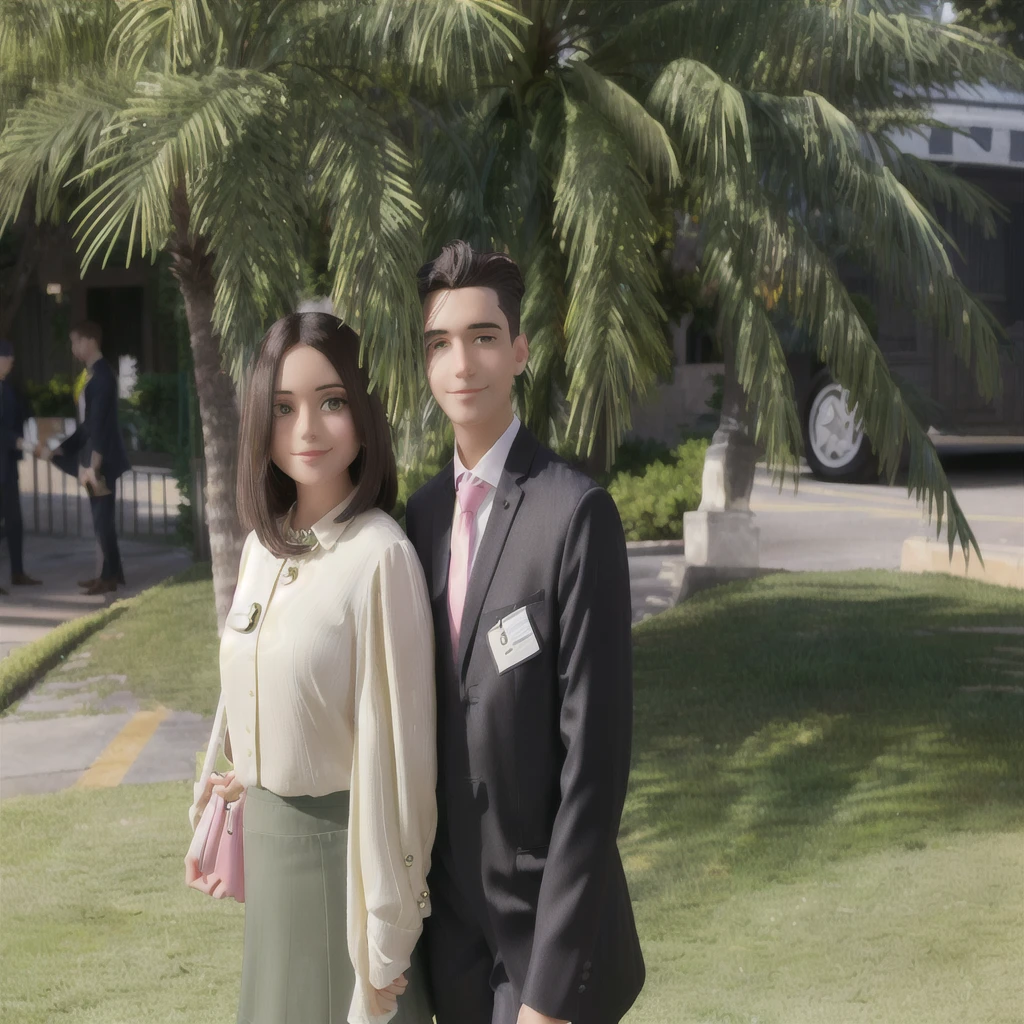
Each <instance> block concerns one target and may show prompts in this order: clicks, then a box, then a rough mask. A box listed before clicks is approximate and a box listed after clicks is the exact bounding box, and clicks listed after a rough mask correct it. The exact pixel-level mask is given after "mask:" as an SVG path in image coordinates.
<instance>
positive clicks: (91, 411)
mask: <svg viewBox="0 0 1024 1024" xmlns="http://www.w3.org/2000/svg"><path fill="white" fill-rule="evenodd" d="M102 345H103V331H102V329H101V328H100V326H99V324H96V323H93V322H92V321H91V320H83V321H82V322H81V323H79V324H76V325H75V326H74V327H73V328H72V329H71V354H72V355H73V356H74V357H75V358H76V359H77V360H78V361H79V362H81V363H84V364H85V367H86V369H87V370H88V371H89V379H88V381H87V382H86V385H85V419H84V420H83V421H82V423H81V425H80V426H79V428H78V429H77V430H76V431H75V432H74V433H73V434H72V435H71V436H70V437H69V438H67V439H66V440H64V441H62V442H61V443H60V447H58V448H57V449H55V450H54V451H53V452H52V453H47V452H45V451H44V452H43V455H44V457H49V458H51V459H52V460H53V463H54V465H56V466H58V467H59V468H60V469H62V470H63V471H64V472H65V473H68V474H70V475H71V476H74V477H77V478H78V482H79V483H80V484H81V485H82V486H83V487H84V488H85V489H86V491H88V493H89V506H90V508H91V510H92V525H93V530H94V532H95V534H96V539H97V540H98V541H99V544H100V548H101V549H102V551H103V566H102V568H101V569H100V575H99V577H98V578H97V579H92V580H82V581H80V583H79V586H81V587H84V588H85V592H86V593H87V594H90V595H91V594H108V593H112V592H113V591H115V590H117V588H118V586H119V585H121V584H123V583H124V570H123V568H122V566H121V552H120V550H119V548H118V545H117V531H116V529H115V526H114V489H115V486H116V484H117V481H118V479H119V478H120V476H121V475H122V474H123V473H124V472H125V470H127V469H129V468H130V463H129V462H128V455H127V454H126V453H125V450H124V442H123V441H122V440H121V427H120V424H119V423H118V418H117V376H116V375H115V373H114V370H113V368H112V367H111V365H110V364H109V363H108V362H107V361H106V360H105V359H104V358H103V351H102Z"/></svg>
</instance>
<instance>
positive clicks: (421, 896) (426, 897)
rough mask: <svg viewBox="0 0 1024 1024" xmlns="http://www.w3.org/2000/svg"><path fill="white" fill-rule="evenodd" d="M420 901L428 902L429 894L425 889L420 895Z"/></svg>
mask: <svg viewBox="0 0 1024 1024" xmlns="http://www.w3.org/2000/svg"><path fill="white" fill-rule="evenodd" d="M420 899H421V900H429V899H430V893H429V892H427V890H426V889H424V890H423V892H421V893H420Z"/></svg>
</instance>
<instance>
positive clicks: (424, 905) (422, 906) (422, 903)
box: [420, 900, 426, 910]
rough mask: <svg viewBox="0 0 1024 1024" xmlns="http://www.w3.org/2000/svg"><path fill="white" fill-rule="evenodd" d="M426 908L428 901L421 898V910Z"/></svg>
mask: <svg viewBox="0 0 1024 1024" xmlns="http://www.w3.org/2000/svg"><path fill="white" fill-rule="evenodd" d="M425 908H426V903H424V902H423V900H420V910H423V909H425Z"/></svg>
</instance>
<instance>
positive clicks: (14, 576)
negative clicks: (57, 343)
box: [0, 341, 39, 594]
mask: <svg viewBox="0 0 1024 1024" xmlns="http://www.w3.org/2000/svg"><path fill="white" fill-rule="evenodd" d="M12 369H14V346H13V345H12V344H11V343H10V342H9V341H0V519H2V520H3V532H4V534H6V536H7V550H8V552H9V553H10V556H11V583H12V584H13V585H14V586H16V587H25V586H35V585H37V584H38V583H39V580H34V579H33V578H32V577H31V576H28V575H26V574H25V566H24V563H23V561H22V536H23V529H22V522H21V494H20V492H19V490H18V463H19V462H20V461H21V453H22V451H23V450H24V448H25V440H24V438H23V437H22V434H23V432H24V428H25V420H27V419H28V418H29V416H31V414H32V410H31V408H30V407H29V404H28V402H27V401H26V400H25V397H24V396H23V395H22V394H21V393H20V392H19V391H18V390H17V389H16V388H15V387H14V384H13V383H12V382H11V381H10V379H9V378H10V375H11V370H12ZM5 593H6V591H5V590H0V594H5Z"/></svg>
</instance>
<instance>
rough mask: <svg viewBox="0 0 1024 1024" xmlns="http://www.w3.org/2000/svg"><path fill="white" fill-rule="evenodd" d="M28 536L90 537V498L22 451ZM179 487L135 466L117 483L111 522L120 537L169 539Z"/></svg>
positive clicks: (158, 471)
mask: <svg viewBox="0 0 1024 1024" xmlns="http://www.w3.org/2000/svg"><path fill="white" fill-rule="evenodd" d="M18 482H19V485H20V489H21V513H22V520H23V522H24V528H25V531H26V532H27V533H36V534H46V535H49V536H55V537H72V536H78V537H82V536H88V535H91V533H92V516H91V514H90V511H89V495H88V494H87V492H86V490H85V488H84V487H82V486H81V485H80V484H79V483H78V481H77V480H75V479H74V478H73V477H70V476H68V474H67V473H63V472H61V470H59V469H57V468H56V467H55V466H53V465H52V464H51V463H49V462H44V461H42V460H40V459H37V458H35V457H34V456H32V455H29V454H27V453H26V455H25V457H24V458H23V459H22V461H21V465H20V467H19V474H18ZM180 500H181V499H180V495H179V493H178V484H177V481H176V480H175V478H174V475H173V474H172V473H171V471H170V470H169V469H164V468H161V467H144V466H135V467H133V468H131V469H129V470H128V472H127V473H125V474H124V475H123V476H122V477H121V479H120V480H119V481H118V482H117V489H116V491H115V510H114V516H115V522H116V523H117V531H118V534H119V535H120V536H122V537H132V538H136V539H144V538H146V537H154V538H168V539H170V538H173V537H174V536H175V534H176V533H177V528H178V503H179V501H180Z"/></svg>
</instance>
